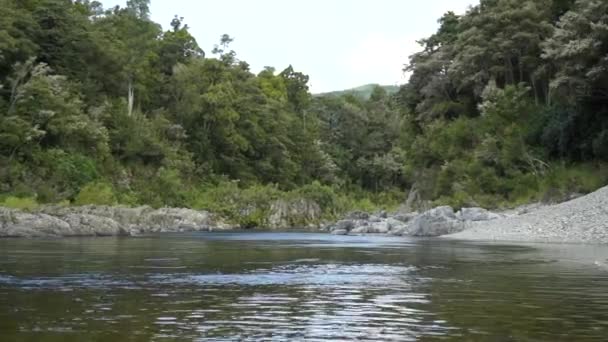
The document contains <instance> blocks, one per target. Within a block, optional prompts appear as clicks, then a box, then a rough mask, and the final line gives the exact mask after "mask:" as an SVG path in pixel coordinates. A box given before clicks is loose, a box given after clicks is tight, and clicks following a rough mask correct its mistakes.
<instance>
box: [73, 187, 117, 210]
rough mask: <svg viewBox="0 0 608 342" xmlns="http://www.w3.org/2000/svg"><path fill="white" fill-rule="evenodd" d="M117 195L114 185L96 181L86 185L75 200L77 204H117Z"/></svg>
mask: <svg viewBox="0 0 608 342" xmlns="http://www.w3.org/2000/svg"><path fill="white" fill-rule="evenodd" d="M116 203H117V201H116V196H115V194H114V190H113V189H112V186H111V185H110V184H107V183H103V182H94V183H89V184H87V185H85V186H84V187H83V188H82V189H80V192H79V193H78V195H76V199H75V200H74V204H75V205H87V204H95V205H115V204H116Z"/></svg>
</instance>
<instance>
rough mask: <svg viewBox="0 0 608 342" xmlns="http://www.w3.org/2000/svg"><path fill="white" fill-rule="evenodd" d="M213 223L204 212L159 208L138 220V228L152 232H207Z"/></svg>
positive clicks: (209, 216)
mask: <svg viewBox="0 0 608 342" xmlns="http://www.w3.org/2000/svg"><path fill="white" fill-rule="evenodd" d="M212 224H213V221H212V220H211V215H210V214H209V213H208V212H206V211H198V210H191V209H184V208H160V209H157V210H154V211H152V212H149V213H146V214H145V215H143V217H142V218H141V219H140V222H139V226H140V228H143V229H146V230H149V231H152V232H159V231H160V232H177V231H198V230H209V228H210V227H211V225H212Z"/></svg>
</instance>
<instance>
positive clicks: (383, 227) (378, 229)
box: [368, 221, 391, 234]
mask: <svg viewBox="0 0 608 342" xmlns="http://www.w3.org/2000/svg"><path fill="white" fill-rule="evenodd" d="M390 229H391V227H390V225H389V224H388V223H387V222H386V221H381V222H374V223H372V224H371V226H369V227H368V232H369V233H371V234H386V233H388V232H389V230H390Z"/></svg>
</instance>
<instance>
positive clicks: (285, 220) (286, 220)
mask: <svg viewBox="0 0 608 342" xmlns="http://www.w3.org/2000/svg"><path fill="white" fill-rule="evenodd" d="M321 214H322V212H321V208H320V207H319V205H318V204H317V203H316V202H314V201H311V200H307V199H297V200H291V201H285V200H279V201H276V202H274V203H273V204H272V205H271V206H270V214H269V216H268V228H271V229H282V228H289V227H300V228H301V227H306V226H309V225H311V224H315V225H317V226H318V223H319V221H320V220H321Z"/></svg>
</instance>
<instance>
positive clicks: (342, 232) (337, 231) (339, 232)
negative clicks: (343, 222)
mask: <svg viewBox="0 0 608 342" xmlns="http://www.w3.org/2000/svg"><path fill="white" fill-rule="evenodd" d="M331 233H332V235H347V234H348V230H346V229H334V230H332V231H331Z"/></svg>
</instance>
